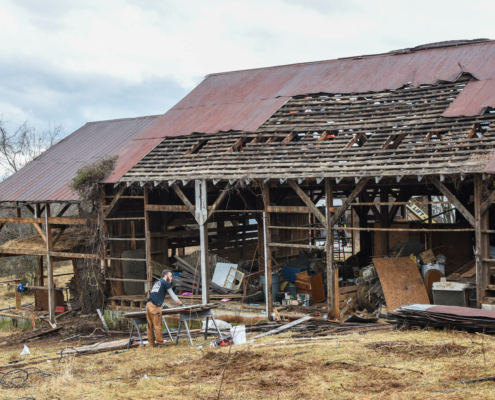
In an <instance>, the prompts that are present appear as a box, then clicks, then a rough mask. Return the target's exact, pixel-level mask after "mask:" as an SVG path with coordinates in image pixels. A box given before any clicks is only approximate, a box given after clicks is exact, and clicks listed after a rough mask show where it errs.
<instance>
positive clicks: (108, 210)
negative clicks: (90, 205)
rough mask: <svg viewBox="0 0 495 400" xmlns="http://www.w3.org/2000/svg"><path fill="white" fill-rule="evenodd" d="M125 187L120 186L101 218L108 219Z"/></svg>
mask: <svg viewBox="0 0 495 400" xmlns="http://www.w3.org/2000/svg"><path fill="white" fill-rule="evenodd" d="M125 188H126V187H125V186H122V187H121V188H120V189H119V191H118V192H117V194H116V195H115V197H114V198H113V200H112V202H111V203H110V204H109V206H108V208H107V209H106V210H105V213H104V214H103V218H108V216H109V215H110V214H111V213H112V211H113V210H114V209H115V208H116V206H117V204H118V203H119V201H120V197H121V196H122V195H123V194H124V190H125Z"/></svg>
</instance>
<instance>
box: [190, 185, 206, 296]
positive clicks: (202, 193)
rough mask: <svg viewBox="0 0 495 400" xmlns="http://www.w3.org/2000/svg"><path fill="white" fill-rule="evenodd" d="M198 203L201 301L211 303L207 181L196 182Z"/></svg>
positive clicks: (196, 215) (196, 207)
mask: <svg viewBox="0 0 495 400" xmlns="http://www.w3.org/2000/svg"><path fill="white" fill-rule="evenodd" d="M195 189H196V202H195V210H194V215H195V217H196V221H197V222H198V225H199V242H200V246H201V250H200V253H201V283H202V285H201V300H202V302H203V304H208V303H209V302H210V260H209V256H208V223H207V222H206V221H207V219H208V192H207V186H206V180H204V179H201V180H196V181H195Z"/></svg>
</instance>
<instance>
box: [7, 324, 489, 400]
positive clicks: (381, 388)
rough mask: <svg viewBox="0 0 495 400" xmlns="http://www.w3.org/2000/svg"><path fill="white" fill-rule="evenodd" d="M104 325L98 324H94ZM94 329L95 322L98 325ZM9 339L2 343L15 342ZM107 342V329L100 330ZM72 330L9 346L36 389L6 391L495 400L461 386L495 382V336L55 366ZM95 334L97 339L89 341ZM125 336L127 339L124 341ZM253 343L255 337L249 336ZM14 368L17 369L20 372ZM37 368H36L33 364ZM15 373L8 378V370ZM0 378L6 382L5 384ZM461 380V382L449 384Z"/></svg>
mask: <svg viewBox="0 0 495 400" xmlns="http://www.w3.org/2000/svg"><path fill="white" fill-rule="evenodd" d="M91 323H93V324H97V320H96V319H95V320H92V322H91ZM88 324H89V322H88ZM15 334H16V332H15V331H12V332H4V333H2V334H1V335H0V341H2V336H3V337H6V336H9V335H10V336H11V337H12V335H15ZM96 334H97V335H98V332H96ZM67 335H69V332H65V333H63V334H61V335H60V336H57V335H55V336H52V337H50V338H46V339H43V340H38V341H35V342H30V343H28V347H29V348H30V351H31V355H30V356H26V357H22V356H19V353H20V352H21V350H22V347H23V344H21V343H12V342H9V344H8V345H6V346H3V347H2V348H1V351H0V364H1V365H5V364H7V363H8V362H12V361H16V360H22V361H25V360H27V359H32V360H33V361H36V360H42V361H43V362H41V363H38V364H33V365H30V366H29V367H30V368H33V369H30V370H28V372H29V373H30V375H29V377H28V379H27V381H26V387H23V388H10V389H6V388H1V389H0V398H2V399H18V398H22V397H24V396H25V397H28V398H35V399H38V400H39V399H102V400H103V399H160V398H164V399H322V398H325V399H357V398H359V399H436V398H438V399H461V398H462V399H464V398H474V399H492V398H494V396H495V386H494V383H493V382H480V383H462V382H459V381H460V380H466V379H474V378H482V377H488V376H493V375H495V360H494V354H495V353H494V351H495V337H492V336H486V335H480V334H476V335H474V334H467V333H462V332H451V331H426V330H425V331H391V332H386V333H373V332H370V333H367V334H363V335H358V334H351V335H347V336H339V337H335V338H330V339H325V340H313V341H310V342H305V343H300V342H296V341H295V340H294V339H291V338H290V333H288V334H285V335H278V336H270V337H265V338H262V339H259V340H255V341H254V342H253V343H248V344H245V345H240V346H232V347H230V348H217V349H212V348H210V347H209V346H208V344H203V347H202V349H199V348H198V346H199V345H201V343H202V342H203V340H201V339H198V340H196V343H195V347H186V344H187V343H186V342H185V341H181V342H180V343H179V346H167V347H163V348H145V349H141V348H133V349H131V350H129V351H117V352H116V351H113V352H107V353H98V354H93V355H83V356H79V357H68V358H64V359H62V360H61V362H60V363H57V362H56V360H55V361H50V362H46V361H45V360H46V359H47V358H51V357H56V355H57V352H58V353H60V350H62V349H63V348H64V347H67V346H71V347H75V346H77V345H81V344H84V343H88V340H90V341H91V340H92V342H95V341H98V340H103V339H86V340H81V339H80V338H77V339H74V340H69V341H65V342H61V341H60V340H61V339H62V338H64V337H67ZM86 335H89V334H86ZM120 337H124V336H120ZM248 339H249V337H248ZM12 368H14V366H12ZM24 368H28V367H24ZM10 369H11V368H10V367H8V368H4V369H2V370H1V371H2V372H3V373H6V372H8V371H9V370H10ZM0 379H2V378H1V377H0ZM447 382H454V383H451V384H442V383H447Z"/></svg>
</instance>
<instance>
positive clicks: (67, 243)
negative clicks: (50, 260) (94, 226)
mask: <svg viewBox="0 0 495 400" xmlns="http://www.w3.org/2000/svg"><path fill="white" fill-rule="evenodd" d="M58 232H59V231H58V229H54V230H53V232H52V234H53V236H54V237H55V236H56V235H57V233H58ZM93 241H94V237H93V235H92V234H91V231H90V229H89V228H88V227H86V226H81V225H77V226H71V227H69V228H67V229H66V230H65V232H64V233H63V235H62V237H61V238H60V240H59V241H58V242H57V243H56V244H55V246H54V248H53V251H70V250H72V249H73V248H74V247H76V246H88V245H90V244H91V243H93ZM0 248H1V249H3V250H18V251H22V250H30V251H39V252H44V251H46V243H45V242H44V240H43V238H42V237H41V236H39V235H35V236H30V237H27V238H19V239H13V240H9V241H8V242H7V243H4V244H3V245H2V246H0Z"/></svg>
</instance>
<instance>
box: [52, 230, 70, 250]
mask: <svg viewBox="0 0 495 400" xmlns="http://www.w3.org/2000/svg"><path fill="white" fill-rule="evenodd" d="M66 229H67V227H66V226H65V227H63V228H60V230H59V231H58V233H57V236H55V238H54V239H53V242H52V248H53V247H55V245H56V244H57V242H58V241H59V240H60V239H61V238H62V235H63V234H64V232H65V230H66Z"/></svg>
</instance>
